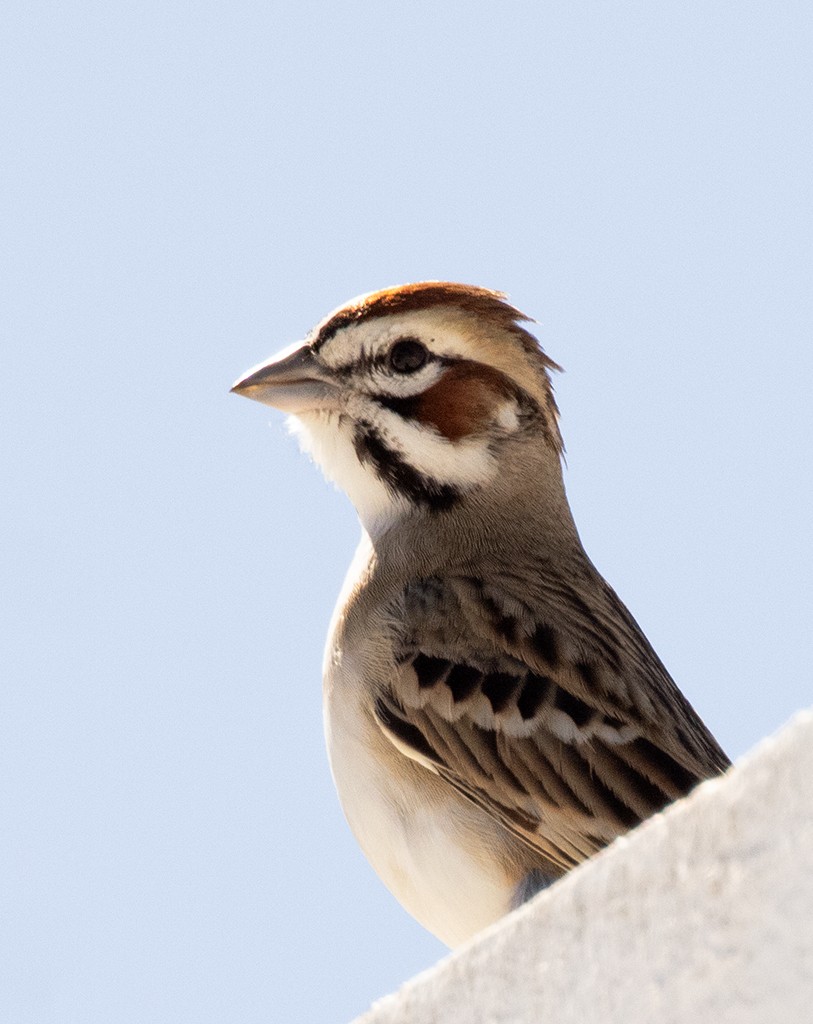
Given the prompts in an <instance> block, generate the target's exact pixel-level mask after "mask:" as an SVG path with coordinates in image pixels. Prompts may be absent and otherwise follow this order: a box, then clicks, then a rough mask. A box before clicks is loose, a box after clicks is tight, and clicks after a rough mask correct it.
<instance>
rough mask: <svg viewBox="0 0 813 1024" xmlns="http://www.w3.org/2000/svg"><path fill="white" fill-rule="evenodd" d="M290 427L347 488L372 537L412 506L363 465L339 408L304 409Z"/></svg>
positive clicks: (326, 470) (315, 458)
mask: <svg viewBox="0 0 813 1024" xmlns="http://www.w3.org/2000/svg"><path fill="white" fill-rule="evenodd" d="M287 423H288V429H289V430H290V431H291V433H292V434H293V435H294V436H295V437H296V439H297V440H298V442H299V446H300V448H301V449H302V451H304V452H305V453H306V454H307V455H309V456H310V457H311V458H312V459H313V461H314V462H315V463H316V464H317V465H318V466H319V467H320V469H321V470H322V472H323V473H324V475H325V477H326V478H327V479H328V480H330V482H331V483H333V484H335V485H336V486H337V487H338V488H339V489H340V490H342V491H344V492H345V494H346V495H347V496H348V498H349V499H350V501H351V502H352V503H353V506H354V507H355V509H356V512H357V513H358V517H359V520H360V521H361V525H362V526H363V527H364V529H365V531H366V532H367V533H368V534H369V535H370V537H371V538H372V539H373V540H375V539H376V537H380V536H381V534H382V533H384V532H385V531H386V530H387V529H389V527H390V526H392V525H393V524H394V523H395V522H396V521H397V520H399V519H401V518H403V516H404V515H406V513H407V512H409V510H410V503H409V501H408V500H407V499H406V498H403V497H401V496H399V495H397V494H395V493H394V492H393V491H392V490H391V489H390V488H389V487H387V485H386V484H385V483H384V482H383V481H382V480H380V479H379V477H378V475H377V474H376V473H375V471H374V470H373V469H372V468H371V467H370V466H363V465H362V464H361V463H360V462H359V460H358V456H357V455H356V451H355V448H354V447H353V425H352V422H351V421H350V420H349V419H348V418H347V417H346V416H342V415H340V414H339V413H336V412H329V411H318V412H307V413H302V414H300V415H299V416H290V417H289V418H288V421H287Z"/></svg>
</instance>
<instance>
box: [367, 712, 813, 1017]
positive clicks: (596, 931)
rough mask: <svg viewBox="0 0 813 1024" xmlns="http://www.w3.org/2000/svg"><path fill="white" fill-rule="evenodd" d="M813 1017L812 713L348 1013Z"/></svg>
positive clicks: (394, 1015)
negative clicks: (368, 1005)
mask: <svg viewBox="0 0 813 1024" xmlns="http://www.w3.org/2000/svg"><path fill="white" fill-rule="evenodd" d="M654 1021H657V1022H658V1024H672V1022H675V1024H677V1022H687V1024H689V1022H691V1024H706V1022H708V1024H712V1022H713V1024H729V1022H730V1024H757V1022H758V1024H776V1022H785V1021H788V1022H793V1024H796V1022H804V1021H813V713H811V712H809V711H808V712H804V713H802V714H800V715H799V716H797V717H796V718H795V719H794V720H793V721H792V722H791V723H790V724H789V725H788V726H786V727H785V728H784V729H783V730H781V731H780V732H779V733H778V734H777V735H776V736H774V737H772V738H771V739H769V740H766V741H765V742H763V743H762V744H760V745H759V746H758V747H757V748H756V750H754V751H753V752H752V753H751V754H749V755H747V756H746V757H745V758H743V760H742V761H741V762H740V763H739V764H737V765H736V766H735V767H734V768H733V769H732V770H731V771H730V772H729V773H728V774H727V775H726V776H725V777H724V778H722V779H716V780H714V781H712V782H707V783H705V784H704V785H703V786H701V787H699V788H698V789H697V790H695V792H694V793H693V794H692V795H691V796H690V797H689V798H687V799H686V800H683V801H681V802H680V803H679V804H676V805H674V806H672V807H671V808H669V809H668V810H666V811H665V812H664V813H662V814H659V815H657V816H656V817H655V818H653V819H651V820H650V821H648V822H646V823H645V824H644V825H642V826H641V827H640V828H638V829H637V830H636V831H635V832H634V833H632V834H631V835H629V836H625V837H624V838H622V839H620V840H618V841H617V842H615V843H614V844H613V845H612V847H611V848H610V849H608V850H605V851H604V852H603V853H601V854H599V855H598V856H597V857H595V858H593V860H591V861H589V862H588V863H587V864H584V865H583V866H581V867H580V868H578V869H576V870H575V871H573V872H571V873H570V874H569V875H568V876H566V877H565V878H564V879H562V881H561V882H559V883H557V884H556V885H555V886H554V887H553V888H552V889H550V890H548V891H547V892H544V893H541V894H540V895H539V896H537V897H536V898H535V899H534V900H533V901H532V902H531V903H529V904H527V905H526V906H524V907H522V908H521V909H520V910H518V911H516V912H515V913H514V914H511V915H510V916H509V917H507V918H505V919H504V920H502V921H500V922H499V923H498V924H496V925H494V926H493V927H492V928H489V929H487V930H486V931H485V932H483V933H482V934H481V935H480V936H478V937H477V938H476V939H474V940H473V941H472V942H470V943H469V944H468V945H466V946H464V947H462V948H461V949H459V950H457V951H456V952H455V953H453V954H452V955H451V956H449V957H447V958H446V959H445V960H442V961H441V962H440V963H439V964H438V965H437V966H436V967H434V968H432V969H431V970H429V971H426V972H425V973H424V974H421V975H419V976H418V977H417V978H415V979H413V980H412V981H410V982H408V983H407V984H406V985H405V986H404V987H403V988H402V989H401V990H400V991H399V992H397V993H396V994H395V995H392V996H388V997H386V998H385V999H382V1000H381V1001H380V1002H379V1003H377V1004H376V1005H375V1006H373V1008H372V1009H371V1010H370V1011H369V1012H368V1013H366V1014H364V1016H362V1017H360V1018H358V1021H357V1024H441V1022H442V1024H525V1022H527V1024H531V1022H533V1024H615V1022H623V1024H638V1022H641V1024H644V1022H646V1024H652V1022H654Z"/></svg>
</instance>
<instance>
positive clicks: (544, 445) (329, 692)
mask: <svg viewBox="0 0 813 1024" xmlns="http://www.w3.org/2000/svg"><path fill="white" fill-rule="evenodd" d="M532 322H533V321H531V319H530V318H529V317H527V316H525V315H524V314H522V313H521V312H520V311H519V310H518V309H516V308H514V307H513V306H512V305H511V304H510V303H509V302H508V300H507V298H506V296H505V295H504V294H503V293H502V292H496V291H491V290H490V289H487V288H482V287H476V286H472V285H464V284H457V283H453V282H445V281H423V282H418V283H411V284H406V285H401V286H397V287H391V288H385V289H382V290H379V291H375V292H371V293H368V294H366V295H362V296H360V297H359V298H356V299H353V300H351V301H350V302H348V303H346V304H345V305H343V306H341V307H339V308H338V309H336V310H334V311H333V312H332V313H330V314H329V315H328V316H327V317H326V318H325V319H323V320H322V321H321V322H320V323H319V324H318V325H317V326H316V327H315V328H314V329H313V330H312V331H311V333H310V334H309V335H307V337H306V339H305V341H304V342H300V343H297V344H295V345H293V346H290V347H289V348H287V349H285V350H284V351H283V352H281V353H279V355H277V356H276V357H274V358H272V359H270V360H268V361H267V362H264V363H262V364H260V365H259V366H256V367H254V368H253V369H251V370H250V371H248V373H246V374H245V375H244V376H243V377H241V378H240V379H239V380H238V381H237V382H236V383H235V384H234V385H233V388H232V390H233V391H234V392H235V393H237V394H239V395H242V396H244V397H246V398H250V399H254V400H256V401H258V402H261V403H264V404H265V405H268V406H272V407H274V408H276V409H278V410H282V411H283V412H285V413H287V414H288V415H289V417H290V418H291V425H292V427H293V429H294V430H295V431H296V433H297V434H298V438H299V441H300V444H301V447H302V448H303V449H304V450H305V452H306V453H308V454H309V455H310V456H311V458H312V459H313V460H314V461H315V462H316V463H317V464H318V465H319V466H320V467H321V469H322V470H323V472H324V474H325V475H326V476H327V478H328V479H329V480H332V481H333V482H334V483H335V484H337V485H338V486H339V488H341V489H343V490H344V491H345V492H346V494H347V495H348V497H349V498H350V500H351V502H352V503H353V505H354V506H355V509H356V512H357V514H358V517H359V520H360V523H361V527H362V537H361V542H360V545H359V548H358V551H357V552H356V556H355V558H354V559H353V561H352V563H351V566H350V569H349V571H348V575H347V578H346V580H345V583H344V585H343V588H342V592H341V594H340V596H339V600H338V604H337V605H336V609H335V612H334V615H333V619H332V622H331V624H330V628H329V632H328V639H327V645H326V648H325V655H324V668H323V699H324V726H325V736H326V742H327V749H328V756H329V761H330V766H331V770H332V774H333V778H334V781H335V785H336V789H337V791H338V795H339V799H340V802H341V804H342V807H343V810H344V813H345V816H346V818H347V820H348V823H349V825H350V828H351V830H352V831H353V833H354V834H355V836H356V839H357V841H358V843H359V844H360V846H361V848H362V850H363V852H364V853H365V855H366V856H367V858H368V860H369V861H370V863H371V864H372V866H373V868H374V869H375V871H376V872H377V873H378V875H379V876H380V878H381V879H382V881H383V882H384V884H385V885H386V886H387V887H388V888H389V890H390V891H391V892H392V893H393V895H394V896H395V897H396V898H397V899H398V900H399V901H400V903H401V904H402V905H403V907H404V908H405V909H406V910H407V911H408V912H409V913H410V914H411V915H412V916H413V917H415V918H416V919H417V920H418V921H419V922H420V923H421V924H422V925H423V926H424V927H425V928H426V929H428V930H429V931H430V932H431V933H433V934H434V935H435V936H437V937H438V938H439V939H440V940H441V941H442V942H444V943H446V944H447V945H448V946H452V947H454V946H458V945H459V944H460V943H462V942H465V941H467V940H468V939H469V938H471V937H472V936H473V935H475V934H476V933H477V932H479V931H480V930H481V929H482V928H484V927H486V926H487V925H489V924H491V923H492V922H494V921H496V920H498V919H499V918H501V917H503V916H504V915H505V914H507V913H509V912H510V911H511V910H513V909H515V908H516V907H518V906H519V905H520V904H522V903H524V902H526V901H527V900H529V899H530V898H531V897H532V896H534V895H535V894H536V893H538V892H540V891H542V890H543V889H546V888H547V887H549V886H550V885H552V884H553V883H554V882H555V881H556V880H557V879H559V878H561V877H562V876H563V875H565V874H566V873H567V872H568V871H570V870H571V869H572V868H574V867H576V866H577V865H579V864H581V863H582V862H583V861H585V860H587V859H588V858H589V857H591V856H592V855H593V854H595V853H597V852H598V851H599V850H601V849H602V848H604V847H605V846H607V845H608V844H609V843H611V842H612V841H613V840H614V839H616V838H617V837H618V836H620V835H623V834H624V833H626V832H628V831H629V830H630V829H632V828H634V827H635V826H637V825H638V824H639V823H640V822H642V821H644V820H645V819H647V818H649V817H650V816H652V815H653V814H655V813H657V812H659V811H660V810H661V809H662V808H664V807H665V806H666V805H667V804H669V803H671V802H672V801H674V800H677V799H678V798H680V797H683V796H684V795H686V794H687V793H689V792H690V791H691V790H692V789H693V788H694V787H695V786H696V785H697V784H699V783H700V782H702V781H704V780H706V779H708V778H711V777H714V776H717V775H719V774H721V773H723V772H724V771H725V770H726V769H727V768H728V767H729V764H730V762H729V759H728V757H727V756H726V754H725V753H724V751H723V750H722V748H721V747H720V745H719V744H718V742H717V741H716V740H715V738H714V737H713V735H712V734H711V732H710V731H709V729H708V728H707V727H706V726H705V725H704V723H703V722H702V720H701V719H700V717H699V716H698V714H697V713H696V712H695V711H694V709H693V708H692V706H691V705H690V704H689V702H688V700H687V699H686V698H685V697H684V695H683V694H682V692H681V691H680V690H679V689H678V687H677V685H676V684H675V682H674V681H673V680H672V678H671V676H670V675H669V673H668V672H667V670H666V668H665V667H664V665H663V663H662V662H661V660H660V659H659V657H658V656H657V654H656V653H655V651H654V650H653V648H652V647H651V645H650V643H649V642H648V640H647V639H646V637H645V636H644V634H643V632H642V630H641V628H640V627H639V626H638V624H637V622H636V621H635V619H634V618H633V617H632V615H631V614H630V612H629V611H628V610H627V608H626V607H625V606H624V604H623V603H622V602H621V600H620V599H619V598H618V596H617V595H616V593H615V592H614V591H613V590H612V588H611V587H610V586H609V584H608V583H607V582H605V580H604V578H603V577H602V576H601V575H600V573H599V572H598V570H597V569H596V568H595V567H594V566H593V564H592V562H591V561H590V560H589V558H588V556H587V554H586V553H585V550H584V548H583V546H582V543H581V540H580V537H579V534H578V532H577V529H576V525H575V523H574V520H573V515H572V513H571V510H570V506H569V503H568V500H567V497H566V493H565V486H564V477H563V457H564V446H563V442H562V435H561V432H560V429H559V411H558V408H557V404H556V400H555V397H554V391H553V384H552V374H553V373H554V372H556V371H558V370H559V369H560V367H559V366H558V365H557V364H556V363H555V362H554V361H553V360H552V359H551V358H549V357H548V356H547V355H546V354H545V352H544V351H543V349H542V347H541V346H540V344H539V342H538V340H537V338H536V337H535V335H534V333H532V330H531V328H530V327H529V324H531V323H532Z"/></svg>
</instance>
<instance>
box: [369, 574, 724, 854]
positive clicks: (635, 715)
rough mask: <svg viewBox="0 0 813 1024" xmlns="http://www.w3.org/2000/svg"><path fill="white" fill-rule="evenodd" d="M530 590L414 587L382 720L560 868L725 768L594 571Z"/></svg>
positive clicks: (479, 584) (511, 583) (455, 581)
mask: <svg viewBox="0 0 813 1024" xmlns="http://www.w3.org/2000/svg"><path fill="white" fill-rule="evenodd" d="M591 570H592V571H591ZM532 590H533V592H532V593H531V595H530V599H529V594H528V586H527V581H521V580H515V579H512V578H510V577H506V576H505V575H503V576H501V577H500V578H496V579H495V578H493V577H492V576H489V582H488V584H486V583H484V581H483V580H482V579H478V578H477V577H474V576H463V575H460V576H455V577H447V576H444V577H443V579H442V580H441V579H439V578H433V579H427V580H422V581H419V582H416V583H414V584H411V585H410V587H408V588H407V589H406V591H405V592H404V594H403V595H402V601H401V607H400V608H399V613H400V614H399V615H398V618H399V619H400V621H402V622H404V623H405V624H406V629H405V631H404V634H403V636H402V638H401V640H400V642H399V645H398V648H397V650H396V656H397V660H398V667H397V670H396V672H395V676H394V678H393V679H391V680H389V681H388V684H387V685H386V686H384V687H382V688H381V690H380V692H379V694H378V696H377V703H376V714H377V718H378V722H379V725H380V726H381V729H382V730H383V732H384V733H385V734H386V735H387V736H388V737H389V738H390V740H391V741H392V742H393V743H394V744H395V746H396V747H397V748H398V749H399V750H400V751H401V752H402V753H403V754H405V755H407V756H409V757H411V758H413V759H414V760H416V761H418V762H420V763H422V764H424V765H425V766H426V767H427V768H429V769H431V770H432V771H434V772H436V773H437V774H438V775H440V776H441V777H442V778H444V779H445V780H446V781H447V782H448V783H449V784H450V785H451V786H453V787H454V788H456V789H457V790H458V791H459V792H461V793H462V794H464V795H465V796H466V797H467V798H468V799H470V800H472V801H473V802H474V803H476V804H478V805H480V806H481V807H483V808H485V809H486V810H488V811H489V813H491V814H492V815H493V816H494V817H496V818H497V819H498V820H500V821H501V822H502V823H503V824H504V825H505V827H506V828H508V829H509V830H510V831H511V832H513V833H514V834H515V835H517V836H519V837H520V838H521V839H522V840H524V841H525V842H526V843H527V844H528V845H529V846H531V847H533V848H534V849H535V850H536V851H537V852H538V853H540V854H541V855H542V856H543V857H544V858H545V860H546V861H547V862H548V863H549V865H551V866H553V867H555V868H557V869H558V870H559V871H563V870H566V869H568V868H569V867H572V866H573V865H574V864H577V863H578V862H579V861H581V860H583V859H584V858H585V857H588V856H590V854H592V853H593V852H595V851H596V850H598V849H600V848H601V847H602V846H604V845H605V844H606V843H608V842H610V841H611V840H612V839H613V838H615V837H616V836H617V835H619V834H621V833H623V832H625V831H627V830H628V829H630V828H632V827H633V826H635V825H636V824H638V823H639V822H640V821H642V820H643V819H645V818H647V817H649V816H650V815H651V814H653V813H655V812H656V811H658V810H659V809H660V808H662V807H663V806H664V805H665V804H667V803H669V802H670V801H672V800H675V799H676V798H678V797H681V796H683V795H684V794H685V793H687V792H688V791H689V790H691V789H692V788H693V787H694V786H695V785H696V784H697V783H698V782H701V781H702V780H703V779H706V778H708V777H710V776H713V775H716V774H719V773H720V772H722V771H724V770H725V769H726V767H728V764H729V761H728V759H727V757H726V755H725V754H724V753H723V751H722V750H721V749H720V747H719V746H718V745H717V743H716V741H715V740H714V738H713V737H712V736H711V734H710V733H709V731H708V730H707V729H706V727H705V726H704V725H703V723H702V722H701V720H700V718H699V717H698V716H697V714H696V713H695V712H694V710H693V709H692V707H691V706H690V705H689V703H688V702H687V701H686V699H685V698H684V697H683V695H682V694H681V693H680V691H679V690H678V689H677V687H676V686H675V684H674V682H673V681H672V679H671V678H670V677H669V675H668V673H667V672H666V670H665V668H664V667H663V665H662V664H661V662H660V661H659V660H658V658H657V656H656V655H655V653H654V651H653V650H652V648H651V647H650V646H649V644H648V642H647V641H646V639H645V637H644V636H643V634H642V633H641V631H640V629H639V627H638V626H637V624H636V623H635V621H634V619H633V618H632V616H631V615H630V614H629V612H628V611H627V610H626V608H624V606H623V605H622V604H621V602H620V601H619V600H618V598H617V597H616V595H615V594H614V593H613V591H612V590H611V589H610V588H609V587H608V586H607V585H606V583H604V581H603V580H602V579H601V577H599V576H598V574H597V573H595V570H593V569H592V566H589V568H587V569H583V570H582V573H581V578H580V576H579V573H574V574H573V575H572V576H571V577H569V578H568V579H567V580H566V581H565V580H563V579H562V578H561V577H555V576H554V575H553V574H552V572H550V571H548V572H546V573H543V574H542V575H541V579H539V580H537V581H536V583H535V584H534V586H533V588H532ZM520 594H522V596H520Z"/></svg>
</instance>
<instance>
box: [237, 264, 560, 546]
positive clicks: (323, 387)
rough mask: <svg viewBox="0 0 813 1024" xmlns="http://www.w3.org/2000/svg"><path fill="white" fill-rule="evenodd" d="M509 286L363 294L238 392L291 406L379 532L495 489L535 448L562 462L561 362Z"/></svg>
mask: <svg viewBox="0 0 813 1024" xmlns="http://www.w3.org/2000/svg"><path fill="white" fill-rule="evenodd" d="M527 319H528V318H527V317H525V316H523V314H522V313H520V312H519V311H518V310H516V309H514V308H513V307H512V306H510V305H509V304H508V303H507V302H506V301H505V298H504V296H503V295H501V294H500V293H499V292H493V291H489V290H487V289H485V288H475V287H472V286H468V285H461V284H450V283H446V282H436V281H429V282H422V283H419V284H409V285H404V286H401V287H397V288H387V289H385V290H383V291H378V292H373V293H371V294H369V295H364V296H362V297H361V298H358V299H354V300H353V301H351V302H349V303H347V304H346V305H344V306H342V307H340V308H339V309H337V310H336V311H334V312H333V313H331V314H330V315H329V316H328V317H326V318H325V319H324V320H323V321H322V322H321V323H320V324H318V325H317V327H316V328H314V330H313V331H312V332H311V334H310V335H309V337H308V338H307V339H306V340H305V341H304V342H302V343H298V344H296V345H294V346H291V347H290V348H288V349H286V350H285V351H283V352H281V353H280V354H279V355H277V356H275V357H274V358H272V359H270V360H269V361H268V362H265V363H262V364H261V365H259V366H257V367H254V368H253V369H252V370H250V371H249V372H248V373H247V374H246V375H245V376H243V377H241V378H240V379H239V380H238V381H237V382H236V383H235V384H234V386H233V388H232V390H233V391H235V392H237V393H238V394H241V395H245V396H246V397H247V398H253V399H255V400H256V401H258V402H263V403H264V404H266V405H271V406H274V407H275V408H277V409H281V410H283V411H284V412H287V413H289V414H290V415H291V417H292V418H293V421H294V426H295V428H296V430H297V432H298V433H299V435H300V438H301V441H302V444H303V447H305V448H306V450H307V451H309V452H310V454H311V455H312V456H313V458H314V459H315V460H316V461H317V462H318V463H319V464H320V465H321V467H322V469H323V470H324V472H325V474H326V476H328V477H329V478H330V479H332V480H333V481H334V482H335V483H337V484H338V485H339V486H340V487H341V488H342V489H343V490H344V491H346V493H347V494H348V496H349V497H350V499H351V501H352V502H353V504H354V505H355V507H356V510H357V512H358V514H359V518H360V519H361V521H362V524H363V525H364V526H365V528H366V529H367V530H368V532H369V533H370V534H371V536H373V537H375V536H376V535H378V534H381V533H382V532H383V531H384V530H386V529H387V528H388V527H389V526H390V525H392V524H393V522H395V521H397V520H399V519H401V518H403V517H404V516H405V515H409V514H414V513H424V514H435V513H440V512H443V511H444V510H448V509H452V508H454V507H456V506H458V505H459V504H460V503H464V502H466V501H467V500H468V499H470V498H471V497H472V496H474V495H477V494H480V495H483V494H484V493H487V492H488V490H489V489H490V488H492V487H493V485H494V484H495V482H497V481H499V480H500V479H501V478H503V477H505V476H506V474H509V475H510V473H511V472H512V471H513V472H514V474H515V475H516V473H517V471H518V472H519V473H520V474H521V473H522V472H523V461H525V462H526V466H525V469H526V470H528V471H531V462H527V459H526V460H523V454H524V455H526V456H527V455H530V454H531V453H533V455H534V457H535V461H534V460H532V462H533V465H534V466H536V467H537V469H538V465H539V464H540V461H541V463H543V464H544V465H552V466H555V467H556V471H557V472H558V469H559V459H560V455H561V452H562V441H561V436H560V434H559V427H558V422H557V416H558V414H557V409H556V403H555V400H554V397H553V389H552V386H551V381H550V372H551V370H554V369H558V367H557V366H556V364H555V363H554V362H553V361H552V360H550V359H549V358H548V357H547V356H546V355H545V354H544V352H543V351H542V350H541V348H540V347H539V345H538V343H537V341H536V340H535V338H534V337H533V336H532V335H531V334H530V333H529V332H528V331H527V330H526V328H525V327H524V326H523V323H524V322H525V321H527Z"/></svg>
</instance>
